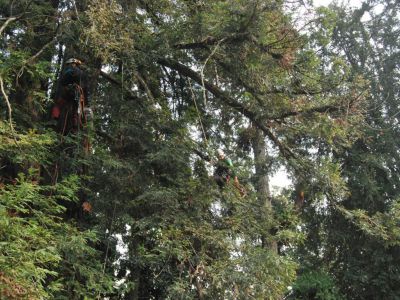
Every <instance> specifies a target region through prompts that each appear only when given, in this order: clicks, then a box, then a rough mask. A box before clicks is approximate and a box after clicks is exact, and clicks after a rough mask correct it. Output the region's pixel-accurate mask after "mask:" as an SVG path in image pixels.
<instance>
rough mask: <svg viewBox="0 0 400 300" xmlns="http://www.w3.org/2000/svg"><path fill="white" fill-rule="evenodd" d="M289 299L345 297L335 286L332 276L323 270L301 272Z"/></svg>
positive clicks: (332, 299)
mask: <svg viewBox="0 0 400 300" xmlns="http://www.w3.org/2000/svg"><path fill="white" fill-rule="evenodd" d="M288 299H316V300H317V299H318V300H341V299H345V298H344V297H343V296H342V295H341V294H340V293H339V290H338V289H337V287H336V286H335V283H334V280H333V279H332V277H331V276H330V275H329V274H327V273H325V272H323V271H317V272H315V271H308V272H307V271H306V272H304V273H301V274H300V275H299V276H298V277H297V280H296V282H295V283H294V284H293V286H292V289H291V293H290V295H289V297H288Z"/></svg>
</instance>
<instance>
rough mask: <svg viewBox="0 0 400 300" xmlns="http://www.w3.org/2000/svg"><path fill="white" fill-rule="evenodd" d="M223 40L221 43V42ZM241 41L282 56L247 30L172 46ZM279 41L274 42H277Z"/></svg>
mask: <svg viewBox="0 0 400 300" xmlns="http://www.w3.org/2000/svg"><path fill="white" fill-rule="evenodd" d="M221 41H223V43H221ZM242 41H250V42H251V43H253V44H254V45H255V46H256V47H258V48H259V49H260V50H261V51H264V52H266V53H268V54H270V55H271V56H272V57H273V58H275V59H281V58H282V57H283V55H282V54H280V53H275V52H273V51H271V50H272V49H273V47H272V46H271V45H272V44H271V45H262V44H260V43H259V42H258V40H257V37H255V36H254V35H252V34H251V33H249V32H240V33H235V34H232V35H230V36H227V37H224V38H221V39H218V38H216V37H212V36H209V37H206V38H205V39H203V40H201V41H198V42H194V43H186V44H176V45H174V48H176V49H208V47H209V46H214V45H217V44H218V43H221V44H224V43H232V42H234V43H236V42H242ZM278 42H279V41H276V42H274V44H275V43H278Z"/></svg>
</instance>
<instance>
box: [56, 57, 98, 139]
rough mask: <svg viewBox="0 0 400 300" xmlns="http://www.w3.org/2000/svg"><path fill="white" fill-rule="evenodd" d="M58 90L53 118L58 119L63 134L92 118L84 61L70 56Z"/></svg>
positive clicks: (58, 128) (59, 130)
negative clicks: (82, 66) (82, 65)
mask: <svg viewBox="0 0 400 300" xmlns="http://www.w3.org/2000/svg"><path fill="white" fill-rule="evenodd" d="M65 64H66V67H65V68H64V70H63V72H62V75H61V78H60V82H59V88H58V91H57V96H56V101H55V105H54V106H53V108H52V111H51V117H52V119H55V120H57V128H56V129H57V131H58V132H59V133H61V134H63V135H66V134H68V133H69V132H71V131H72V132H76V131H77V129H78V127H79V126H81V125H82V122H86V121H87V120H88V119H90V118H92V115H93V113H92V110H91V108H90V107H89V95H88V88H87V77H86V74H85V73H84V72H83V70H82V69H81V64H82V62H81V61H80V60H79V59H76V58H70V59H68V60H67V61H66V62H65Z"/></svg>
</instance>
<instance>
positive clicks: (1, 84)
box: [0, 75, 17, 143]
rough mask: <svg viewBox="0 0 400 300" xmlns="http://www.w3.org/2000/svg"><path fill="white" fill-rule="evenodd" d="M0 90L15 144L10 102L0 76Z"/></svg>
mask: <svg viewBox="0 0 400 300" xmlns="http://www.w3.org/2000/svg"><path fill="white" fill-rule="evenodd" d="M0 88H1V93H2V94H3V97H4V100H5V101H6V103H7V107H8V121H9V123H10V128H11V133H12V135H13V138H14V141H15V143H17V140H16V139H15V130H14V126H13V123H12V108H11V104H10V101H9V100H8V96H7V93H6V91H5V90H4V81H3V77H2V76H1V75H0Z"/></svg>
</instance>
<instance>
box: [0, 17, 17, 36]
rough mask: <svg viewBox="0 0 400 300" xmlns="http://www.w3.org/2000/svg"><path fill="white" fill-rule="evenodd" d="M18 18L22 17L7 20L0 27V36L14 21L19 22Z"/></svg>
mask: <svg viewBox="0 0 400 300" xmlns="http://www.w3.org/2000/svg"><path fill="white" fill-rule="evenodd" d="M18 18H20V17H9V18H7V20H6V21H5V22H4V23H3V25H1V27H0V35H1V34H2V33H3V31H4V29H6V28H7V26H8V24H10V23H11V22H12V21H15V20H17V19H18Z"/></svg>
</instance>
